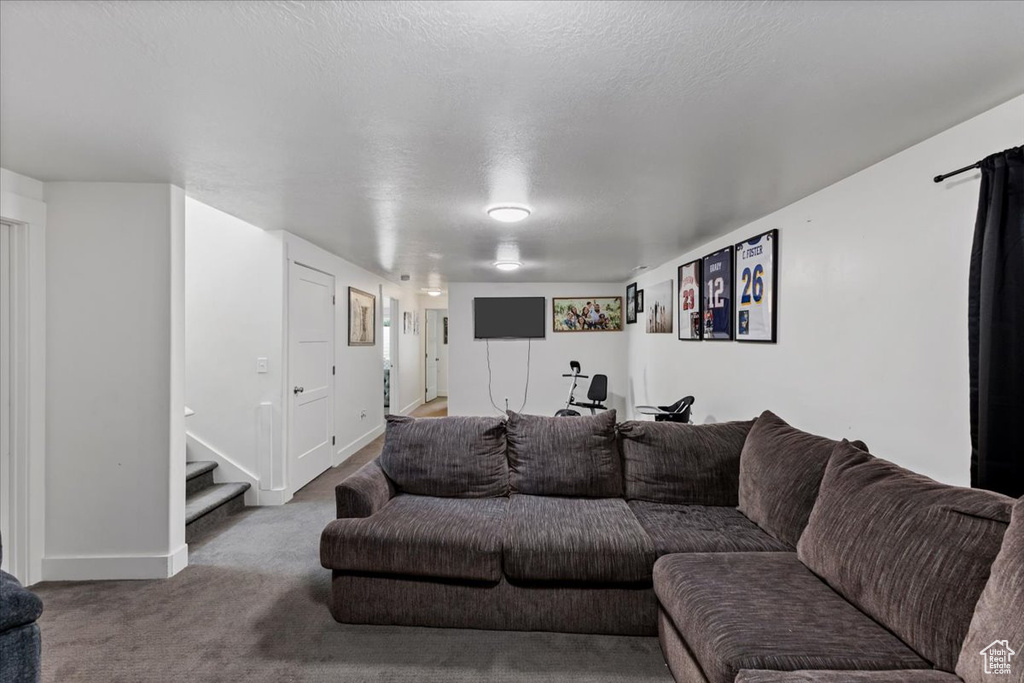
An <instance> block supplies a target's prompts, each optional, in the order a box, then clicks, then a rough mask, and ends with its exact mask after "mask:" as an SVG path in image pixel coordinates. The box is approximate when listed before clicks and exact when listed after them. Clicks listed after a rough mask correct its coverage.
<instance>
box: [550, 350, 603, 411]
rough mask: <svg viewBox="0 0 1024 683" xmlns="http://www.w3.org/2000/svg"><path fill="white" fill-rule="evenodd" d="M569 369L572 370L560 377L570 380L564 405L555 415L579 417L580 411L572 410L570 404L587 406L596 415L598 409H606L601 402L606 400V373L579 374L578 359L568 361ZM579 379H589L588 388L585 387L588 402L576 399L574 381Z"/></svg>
mask: <svg viewBox="0 0 1024 683" xmlns="http://www.w3.org/2000/svg"><path fill="white" fill-rule="evenodd" d="M569 369H570V370H571V371H572V372H571V373H566V374H563V375H562V377H570V378H571V379H572V382H570V384H569V398H567V399H566V401H565V407H564V408H562V409H561V410H559V411H558V412H556V413H555V417H579V416H580V412H579V411H578V410H573V409H572V408H570V406H575V407H577V408H588V409H589V410H590V414H591V415H597V411H598V410H608V406H606V405H604V403H603V401H607V400H608V375H594V376H593V378H591V377H590V375H581V374H580V362H579V361H578V360H571V361H569ZM580 379H589V380H590V388H589V389H587V401H589V402H588V403H582V402H580V401H577V400H576V396H575V393H576V382H577V380H580Z"/></svg>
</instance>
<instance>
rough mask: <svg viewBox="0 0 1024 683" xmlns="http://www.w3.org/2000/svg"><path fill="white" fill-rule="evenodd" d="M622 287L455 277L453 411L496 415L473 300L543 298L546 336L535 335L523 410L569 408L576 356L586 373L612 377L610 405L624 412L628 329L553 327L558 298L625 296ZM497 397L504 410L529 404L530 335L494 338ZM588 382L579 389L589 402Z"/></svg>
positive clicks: (451, 306)
mask: <svg viewBox="0 0 1024 683" xmlns="http://www.w3.org/2000/svg"><path fill="white" fill-rule="evenodd" d="M623 294H624V290H623V287H621V286H619V285H617V284H609V283H589V284H588V283H579V282H573V283H555V282H545V283H529V284H524V283H507V284H506V283H479V282H453V283H451V284H450V285H449V288H448V353H449V357H450V359H451V363H450V366H449V377H448V411H449V413H450V414H452V415H495V414H498V411H496V410H495V409H494V407H492V405H491V401H490V399H489V397H488V391H487V353H486V349H487V343H486V342H484V341H477V340H475V339H474V338H473V299H474V298H475V297H492V296H508V297H514V296H543V297H545V298H546V299H547V302H546V306H545V309H546V314H545V318H546V330H547V332H546V334H547V336H546V338H545V339H535V340H533V341H532V343H531V344H532V349H531V354H530V355H531V363H530V377H529V379H530V387H529V397H528V400H527V402H526V405H525V407H524V408H523V411H524V412H527V413H532V414H537V415H553V414H554V413H555V411H556V410H558V409H560V408H563V407H565V399H566V395H567V394H568V390H569V385H568V384H567V380H565V379H564V378H562V376H561V375H562V373H566V372H569V361H570V360H578V361H579V362H580V364H581V365H582V366H583V374H587V375H591V374H594V373H603V374H605V375H608V394H609V396H608V401H607V403H606V405H608V406H609V407H612V408H615V409H617V410H618V411H619V412H620V413H621V412H622V411H623V410H624V409H625V397H626V388H627V386H628V385H627V382H626V362H625V360H626V350H627V338H626V333H625V332H591V333H585V332H579V333H569V332H561V333H555V332H552V331H551V298H552V297H587V296H595V297H596V296H623ZM489 345H490V351H491V370H492V380H491V387H492V391H491V395H492V396H493V397H494V403H495V404H497V406H498V407H499V408H502V409H504V406H505V398H506V397H508V403H509V407H510V408H511V409H512V410H518V409H519V408H520V406H522V404H523V391H524V388H525V381H526V357H527V346H528V343H527V341H525V340H508V341H506V340H501V341H497V340H492V341H491V342H489ZM588 386H589V385H588V384H587V381H586V380H581V382H580V387H579V388H578V390H577V392H576V398H577V399H578V400H585V399H586V393H587V387H588Z"/></svg>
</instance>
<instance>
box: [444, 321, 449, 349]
mask: <svg viewBox="0 0 1024 683" xmlns="http://www.w3.org/2000/svg"><path fill="white" fill-rule="evenodd" d="M444 343H445V344H447V343H448V316H445V317H444Z"/></svg>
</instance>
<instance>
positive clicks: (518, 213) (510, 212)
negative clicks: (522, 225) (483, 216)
mask: <svg viewBox="0 0 1024 683" xmlns="http://www.w3.org/2000/svg"><path fill="white" fill-rule="evenodd" d="M487 215H488V216H490V217H491V218H493V219H494V220H496V221H500V222H502V223H518V222H519V221H521V220H525V219H526V218H529V216H530V207H528V206H523V205H522V204H499V205H497V206H492V207H491V208H489V209H487Z"/></svg>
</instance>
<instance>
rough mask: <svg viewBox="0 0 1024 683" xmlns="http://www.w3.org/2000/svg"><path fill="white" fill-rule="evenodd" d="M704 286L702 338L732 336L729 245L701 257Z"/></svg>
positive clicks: (730, 255)
mask: <svg viewBox="0 0 1024 683" xmlns="http://www.w3.org/2000/svg"><path fill="white" fill-rule="evenodd" d="M701 268H702V271H703V272H702V273H701V280H702V282H703V289H704V306H703V308H702V309H701V315H702V316H703V318H704V337H703V338H704V340H705V341H727V340H731V339H732V337H733V325H732V247H726V248H725V249H720V250H718V251H716V252H715V253H713V254H708V255H707V256H705V257H704V260H703V264H702V266H701Z"/></svg>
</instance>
